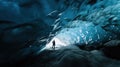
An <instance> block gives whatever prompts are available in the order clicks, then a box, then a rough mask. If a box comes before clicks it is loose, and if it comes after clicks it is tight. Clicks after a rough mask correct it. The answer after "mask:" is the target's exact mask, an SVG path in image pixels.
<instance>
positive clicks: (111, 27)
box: [47, 0, 120, 47]
mask: <svg viewBox="0 0 120 67" xmlns="http://www.w3.org/2000/svg"><path fill="white" fill-rule="evenodd" d="M80 5H81V6H80ZM119 9H120V4H119V0H114V1H113V0H97V1H96V3H93V4H89V1H87V0H85V1H84V2H82V3H80V2H79V3H78V2H75V3H74V4H71V5H70V6H69V7H68V8H67V9H66V10H65V11H64V12H61V13H60V14H59V18H58V19H57V20H56V21H55V22H56V24H55V25H54V29H59V28H61V30H60V31H59V32H58V33H57V34H56V36H55V37H54V38H53V39H52V40H51V41H50V43H49V44H47V47H48V46H49V47H50V46H51V47H52V43H51V42H52V41H53V40H56V46H61V44H62V46H65V45H73V44H74V45H79V46H80V45H101V44H103V43H104V42H107V41H110V40H114V39H119V38H120V37H119V33H120V22H119V20H120V19H119V18H120V15H119V14H120V10H119Z"/></svg>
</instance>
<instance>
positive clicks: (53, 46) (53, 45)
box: [52, 40, 55, 50]
mask: <svg viewBox="0 0 120 67" xmlns="http://www.w3.org/2000/svg"><path fill="white" fill-rule="evenodd" d="M52 48H53V49H54V50H55V40H53V42H52Z"/></svg>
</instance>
